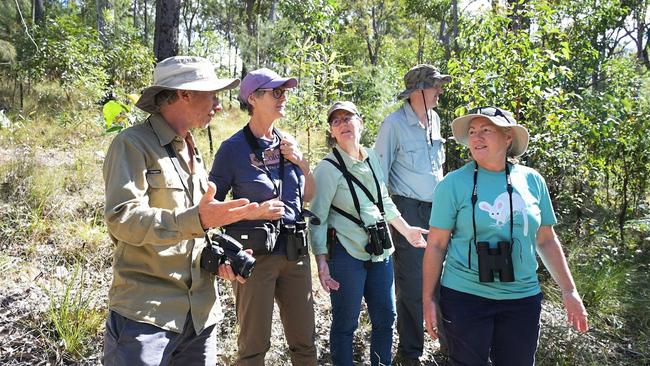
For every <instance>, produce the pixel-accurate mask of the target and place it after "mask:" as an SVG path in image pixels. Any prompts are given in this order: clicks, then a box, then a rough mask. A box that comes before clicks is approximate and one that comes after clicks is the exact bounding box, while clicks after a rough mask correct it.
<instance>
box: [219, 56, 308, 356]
mask: <svg viewBox="0 0 650 366" xmlns="http://www.w3.org/2000/svg"><path fill="white" fill-rule="evenodd" d="M297 84H298V82H297V80H296V79H294V78H283V77H280V76H279V75H278V74H276V73H275V72H273V71H271V70H269V69H266V68H262V69H259V70H255V71H252V72H250V73H249V74H248V75H246V77H244V79H243V80H242V82H241V85H240V90H239V101H240V103H241V105H242V108H243V109H246V110H247V111H248V114H249V115H250V120H249V122H248V124H246V126H244V128H243V129H242V130H240V131H238V132H237V133H235V134H234V135H233V136H231V137H230V138H229V139H227V140H226V141H224V142H223V143H222V144H221V146H220V148H219V150H218V151H217V154H216V156H215V159H214V163H213V165H212V170H211V172H210V180H211V181H212V182H214V183H215V184H216V186H217V194H216V196H215V198H216V199H218V200H223V199H224V198H225V197H226V195H227V194H228V192H230V191H232V196H233V197H236V198H247V199H249V200H250V201H251V202H258V203H259V209H257V210H256V211H254V212H253V213H252V214H251V215H249V216H247V217H246V220H245V221H242V222H239V223H238V224H237V225H231V226H228V227H226V228H225V231H226V233H227V234H229V235H231V236H233V237H234V238H235V239H237V240H238V241H239V242H241V243H242V244H243V245H244V247H245V248H249V249H252V250H253V255H254V256H255V258H256V260H257V262H256V264H255V270H254V272H253V274H252V276H251V277H250V278H248V280H247V281H246V285H241V284H240V283H238V282H237V281H233V288H234V292H235V301H236V307H237V320H238V322H239V328H240V330H239V336H238V339H237V344H238V347H239V351H238V360H237V365H260V366H263V365H264V356H265V354H266V352H267V351H268V350H269V348H270V345H271V343H270V337H271V323H272V320H273V300H274V299H275V300H276V302H277V304H278V307H279V309H280V317H281V319H282V324H283V325H284V333H285V337H286V339H287V343H288V345H289V354H290V357H291V362H292V363H293V365H295V366H297V365H300V366H303V365H316V347H315V345H314V338H315V334H316V331H315V325H314V305H313V298H312V292H311V268H310V263H309V257H308V256H307V246H306V225H305V219H304V217H303V205H304V203H305V202H307V201H309V200H311V198H312V196H313V193H314V178H313V177H312V175H311V172H310V169H309V162H308V161H307V159H306V158H305V156H304V155H303V154H302V152H301V151H300V149H299V148H298V144H297V142H296V140H295V139H294V138H293V137H291V136H289V135H287V134H285V133H284V132H281V131H279V130H278V129H277V128H275V127H274V125H273V124H274V122H275V121H276V120H278V119H279V118H282V117H284V116H285V106H286V103H287V91H288V90H289V89H292V88H295V87H296V85H297Z"/></svg>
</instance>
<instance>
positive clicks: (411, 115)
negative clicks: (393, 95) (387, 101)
mask: <svg viewBox="0 0 650 366" xmlns="http://www.w3.org/2000/svg"><path fill="white" fill-rule="evenodd" d="M404 112H405V113H406V123H408V124H409V125H410V126H420V120H419V119H418V116H417V115H416V114H415V111H414V110H413V107H411V102H409V101H408V99H407V100H405V101H404ZM432 112H433V110H432V109H429V110H428V111H427V114H428V115H429V121H432V120H433V114H432ZM420 127H421V126H420Z"/></svg>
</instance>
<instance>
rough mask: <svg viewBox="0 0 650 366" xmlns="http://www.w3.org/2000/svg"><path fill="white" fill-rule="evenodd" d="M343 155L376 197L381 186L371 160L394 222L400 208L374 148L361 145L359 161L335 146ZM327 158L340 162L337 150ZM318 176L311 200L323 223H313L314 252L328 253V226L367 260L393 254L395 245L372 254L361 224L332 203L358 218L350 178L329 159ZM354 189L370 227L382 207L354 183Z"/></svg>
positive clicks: (319, 168)
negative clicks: (390, 190) (388, 186)
mask: <svg viewBox="0 0 650 366" xmlns="http://www.w3.org/2000/svg"><path fill="white" fill-rule="evenodd" d="M335 148H336V149H337V150H338V151H339V152H340V153H341V156H342V157H343V161H344V163H345V166H346V167H347V169H348V171H349V172H350V173H351V174H352V175H354V176H355V177H356V178H357V179H359V181H361V183H363V185H364V186H365V187H366V188H367V189H368V190H369V191H370V193H371V194H372V195H373V197H374V198H375V199H376V197H377V188H376V185H375V181H374V179H373V177H372V171H371V170H370V167H369V166H368V164H367V163H366V162H365V160H366V158H369V159H370V164H371V165H372V169H373V170H374V172H375V174H376V175H377V179H378V180H379V184H380V189H381V197H382V202H383V204H384V212H385V214H386V216H385V218H384V219H385V220H386V221H391V220H393V219H395V218H397V217H399V216H400V213H399V211H397V208H396V207H395V204H393V201H392V200H391V199H390V197H389V195H388V190H387V189H386V185H385V184H384V178H383V173H382V171H381V167H380V165H379V161H378V160H377V156H376V155H375V153H374V151H372V150H369V149H366V148H364V147H362V148H361V156H362V160H360V161H359V160H356V159H354V158H353V157H351V156H350V155H348V154H347V153H346V152H345V151H343V149H340V148H339V147H338V146H336V147H335ZM326 158H329V159H332V160H334V161H336V157H334V154H333V153H329V155H327V157H326ZM314 179H315V181H316V194H315V195H314V198H313V199H312V201H311V206H310V210H311V211H312V212H313V213H314V214H315V215H316V216H318V218H320V220H321V224H320V225H313V224H310V235H311V246H312V251H313V253H314V255H319V254H327V228H328V227H333V228H334V229H336V236H337V238H338V239H339V241H340V242H341V245H343V247H344V248H345V250H346V251H347V252H348V253H349V254H350V255H351V256H352V257H354V258H356V259H359V260H362V261H367V260H370V259H372V261H374V262H377V261H382V260H384V259H386V258H387V257H388V256H390V255H391V254H392V253H393V251H394V248H390V249H386V250H384V253H383V254H382V255H381V256H372V257H371V256H370V254H368V253H367V252H366V250H365V247H366V245H367V244H368V234H366V232H365V230H363V229H362V228H360V227H359V225H357V224H355V223H354V222H352V221H351V220H350V219H348V218H346V217H345V216H343V215H341V214H339V213H338V212H336V211H334V210H333V209H332V205H334V206H336V207H338V208H340V209H341V210H343V211H345V212H348V213H350V214H351V215H352V216H354V217H358V213H357V211H356V209H355V207H354V202H353V200H352V194H351V193H350V188H349V186H348V183H347V181H346V180H345V178H344V177H343V174H342V173H341V171H340V170H338V168H336V167H335V166H334V165H333V164H332V163H330V162H329V161H326V160H322V161H321V162H320V163H318V165H317V166H316V169H314ZM353 186H354V190H355V192H356V195H357V197H358V198H359V205H360V206H361V221H363V223H364V224H365V225H366V226H367V225H371V224H374V223H375V222H377V221H378V220H379V219H381V213H380V212H379V208H377V206H375V205H374V204H373V203H372V201H370V199H368V197H367V196H366V194H365V193H364V192H363V191H362V190H361V188H359V187H357V186H356V184H355V183H353Z"/></svg>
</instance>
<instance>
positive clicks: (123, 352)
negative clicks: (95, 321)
mask: <svg viewBox="0 0 650 366" xmlns="http://www.w3.org/2000/svg"><path fill="white" fill-rule="evenodd" d="M216 363H217V330H216V327H215V325H211V326H209V327H207V328H205V329H204V330H203V332H201V334H196V332H195V331H194V325H193V323H192V316H191V314H189V313H188V315H187V319H186V320H185V325H184V326H183V331H182V332H181V333H174V332H172V331H169V330H164V329H162V328H159V327H157V326H155V325H152V324H147V323H140V322H137V321H135V320H131V319H128V318H125V317H123V316H122V315H120V314H118V313H116V312H114V311H112V310H111V311H110V312H109V314H108V319H106V331H105V333H104V359H103V364H104V365H105V366H121V365H134V366H160V365H163V366H172V365H183V366H190V365H194V366H199V365H201V366H203V365H214V364H216Z"/></svg>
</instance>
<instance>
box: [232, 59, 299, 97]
mask: <svg viewBox="0 0 650 366" xmlns="http://www.w3.org/2000/svg"><path fill="white" fill-rule="evenodd" d="M297 85H298V80H296V78H283V77H280V75H278V74H276V73H275V72H274V71H272V70H269V69H267V68H266V67H263V68H261V69H257V70H253V71H251V72H249V73H248V74H247V75H246V76H245V77H244V80H242V81H241V84H240V85H239V99H241V100H243V101H244V102H247V101H248V96H249V95H251V94H252V93H253V92H254V91H255V90H257V89H275V88H277V87H280V86H282V87H284V88H286V89H291V88H295V87H296V86H297Z"/></svg>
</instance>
